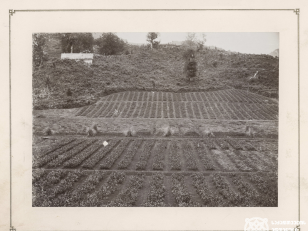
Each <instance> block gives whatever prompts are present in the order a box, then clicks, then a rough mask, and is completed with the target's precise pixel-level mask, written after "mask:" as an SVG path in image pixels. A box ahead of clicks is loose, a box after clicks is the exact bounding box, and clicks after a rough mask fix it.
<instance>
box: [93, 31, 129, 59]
mask: <svg viewBox="0 0 308 231" xmlns="http://www.w3.org/2000/svg"><path fill="white" fill-rule="evenodd" d="M94 43H95V45H97V46H98V52H99V53H100V54H102V55H116V54H119V53H121V52H123V51H124V50H125V48H126V47H127V43H126V42H125V41H124V40H123V39H121V38H119V37H118V36H117V35H116V34H115V33H103V34H102V35H101V37H99V38H97V39H96V40H95V42H94Z"/></svg>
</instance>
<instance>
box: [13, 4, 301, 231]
mask: <svg viewBox="0 0 308 231" xmlns="http://www.w3.org/2000/svg"><path fill="white" fill-rule="evenodd" d="M72 11H73V12H81V11H293V12H294V13H295V14H296V16H297V68H298V88H297V91H298V221H300V8H296V9H38V10H33V9H29V10H14V9H9V138H10V145H9V146H10V152H9V153H10V170H9V171H10V214H9V217H10V231H16V229H15V228H14V226H13V222H12V214H13V213H12V102H11V93H12V85H11V73H12V72H11V30H12V25H11V17H12V16H13V15H14V13H17V12H21V13H25V12H72ZM296 229H298V230H300V225H297V226H296ZM225 231H227V230H225Z"/></svg>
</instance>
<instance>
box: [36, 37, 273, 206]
mask: <svg viewBox="0 0 308 231" xmlns="http://www.w3.org/2000/svg"><path fill="white" fill-rule="evenodd" d="M32 39H33V40H32V49H33V50H32V51H33V60H32V70H33V72H32V87H33V89H32V96H33V142H32V150H33V152H32V206H33V207H277V206H278V102H279V89H278V86H279V33H274V32H273V33H271V32H266V33H265V32H264V33H263V32H262V33H261V32H260V33H256V32H254V33H247V32H245V33H243V32H239V33H235V32H232V33H231V32H226V33H221V32H220V33H214V32H204V33H199V32H177V33H173V32H172V33H171V32H170V33H166V32H161V33H160V32H125V33H122V32H119V33H106V32H104V33H36V34H33V35H32Z"/></svg>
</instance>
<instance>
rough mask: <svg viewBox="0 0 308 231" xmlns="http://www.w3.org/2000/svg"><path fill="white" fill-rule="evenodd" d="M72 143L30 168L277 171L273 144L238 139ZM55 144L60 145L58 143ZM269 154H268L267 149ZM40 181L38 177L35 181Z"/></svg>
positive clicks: (50, 153) (88, 141) (127, 140)
mask: <svg viewBox="0 0 308 231" xmlns="http://www.w3.org/2000/svg"><path fill="white" fill-rule="evenodd" d="M104 140H105V139H75V140H74V141H73V142H71V143H67V144H63V145H62V146H61V147H60V148H58V149H55V150H54V151H52V152H49V153H48V154H46V155H42V156H41V157H39V158H38V159H37V160H35V163H36V164H35V165H34V167H37V168H38V167H39V168H48V169H54V168H56V169H59V168H66V169H67V168H73V169H76V168H77V169H82V168H83V169H106V170H121V169H125V170H133V171H224V172H242V171H245V172H252V171H276V170H277V162H278V155H277V149H276V147H277V143H275V142H265V141H264V142H262V141H259V142H257V141H254V142H252V141H251V140H242V139H218V138H217V139H191V140H190V139H186V140H185V141H184V140H181V139H161V140H160V139H158V140H154V139H130V138H123V139H119V138H112V139H107V140H108V145H106V146H104V145H103V142H104ZM59 142H62V140H60V141H59ZM269 149H270V150H269ZM38 177H39V176H38Z"/></svg>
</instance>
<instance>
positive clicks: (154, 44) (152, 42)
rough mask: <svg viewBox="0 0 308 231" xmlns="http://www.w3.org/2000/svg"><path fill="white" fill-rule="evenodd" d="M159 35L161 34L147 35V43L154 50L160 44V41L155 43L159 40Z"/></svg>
mask: <svg viewBox="0 0 308 231" xmlns="http://www.w3.org/2000/svg"><path fill="white" fill-rule="evenodd" d="M159 35H160V34H159V33H158V32H149V33H148V34H147V42H149V43H150V45H151V48H152V49H153V48H157V47H158V45H159V44H160V41H155V39H157V38H158V37H159Z"/></svg>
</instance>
